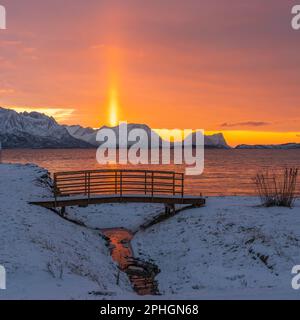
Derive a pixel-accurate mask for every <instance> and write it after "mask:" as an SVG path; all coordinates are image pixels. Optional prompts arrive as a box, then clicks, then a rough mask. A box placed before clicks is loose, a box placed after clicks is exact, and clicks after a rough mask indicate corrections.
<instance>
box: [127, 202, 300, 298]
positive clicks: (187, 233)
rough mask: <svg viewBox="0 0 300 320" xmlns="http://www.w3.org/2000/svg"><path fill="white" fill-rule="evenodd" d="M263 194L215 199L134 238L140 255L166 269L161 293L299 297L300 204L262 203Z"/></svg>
mask: <svg viewBox="0 0 300 320" xmlns="http://www.w3.org/2000/svg"><path fill="white" fill-rule="evenodd" d="M257 204H259V200H258V199H257V198H250V197H248V198H243V197H224V198H209V199H208V201H207V207H205V208H199V209H191V210H188V211H184V212H182V213H180V214H179V215H177V216H176V217H173V218H171V219H170V220H168V221H165V222H163V223H161V224H159V225H156V226H153V227H151V228H150V229H148V230H147V231H145V232H139V233H138V234H137V235H136V237H135V238H134V239H133V247H134V250H135V254H136V255H138V256H140V257H142V258H146V259H147V258H151V259H153V260H154V262H155V263H156V264H157V265H158V266H159V267H160V269H161V271H162V272H161V274H159V275H158V277H157V279H158V283H159V287H160V290H161V293H163V294H164V295H166V296H168V297H171V298H174V299H181V298H188V297H190V298H195V299H232V298H234V299H248V298H250V299H273V298H274V299H289V298H290V299H299V298H300V290H299V291H295V290H293V289H292V287H291V280H292V275H291V270H292V267H293V266H294V265H297V264H300V207H299V205H300V203H299V202H297V203H296V207H295V208H293V209H287V208H262V207H258V206H257Z"/></svg>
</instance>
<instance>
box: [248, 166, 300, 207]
mask: <svg viewBox="0 0 300 320" xmlns="http://www.w3.org/2000/svg"><path fill="white" fill-rule="evenodd" d="M297 178H298V169H297V168H290V169H284V170H283V172H282V173H277V174H276V173H270V172H268V171H266V172H265V173H258V174H257V175H256V177H255V178H254V182H255V185H256V189H257V192H258V194H259V196H260V198H261V201H262V204H263V205H264V206H266V207H273V206H278V207H292V206H293V204H294V202H295V199H296V188H297Z"/></svg>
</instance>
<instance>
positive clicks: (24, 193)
mask: <svg viewBox="0 0 300 320" xmlns="http://www.w3.org/2000/svg"><path fill="white" fill-rule="evenodd" d="M46 175H47V172H46V171H45V170H43V169H41V168H39V167H37V166H35V165H8V164H0V176H1V181H0V219H1V223H0V242H1V246H0V265H3V266H4V267H5V269H6V272H7V284H6V285H7V289H6V290H0V299H104V298H105V299H107V298H110V299H113V298H122V297H124V294H128V295H129V296H131V295H132V296H133V295H135V294H134V293H133V292H132V290H131V287H130V284H129V282H128V280H127V278H126V277H125V276H123V275H121V280H120V285H119V286H117V285H116V276H117V273H118V270H117V267H116V265H115V264H114V263H113V262H112V260H111V257H110V255H109V252H108V250H107V248H106V246H105V242H104V241H103V240H102V238H101V237H100V236H99V234H98V233H97V232H94V231H92V230H88V229H86V228H82V227H80V226H76V225H74V224H72V223H70V222H68V221H65V220H63V219H62V218H60V217H59V216H58V215H56V214H55V213H53V212H51V211H50V210H47V209H44V208H40V207H35V206H31V205H29V204H28V201H30V199H32V198H33V197H37V196H39V197H40V198H42V197H49V195H50V190H49V189H48V188H47V186H46V185H45V177H46ZM92 292H96V293H98V295H94V294H91V293H92Z"/></svg>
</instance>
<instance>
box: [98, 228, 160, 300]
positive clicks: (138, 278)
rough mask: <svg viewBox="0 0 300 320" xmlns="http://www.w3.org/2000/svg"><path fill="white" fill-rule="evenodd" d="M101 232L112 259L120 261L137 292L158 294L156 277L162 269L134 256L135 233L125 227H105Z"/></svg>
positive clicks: (119, 263)
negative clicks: (132, 242)
mask: <svg viewBox="0 0 300 320" xmlns="http://www.w3.org/2000/svg"><path fill="white" fill-rule="evenodd" d="M101 233H102V234H103V237H104V239H105V240H106V241H107V242H108V246H109V249H110V253H111V256H112V259H113V260H114V261H116V262H117V263H118V265H119V268H120V270H121V271H122V272H125V273H126V274H127V275H128V277H129V280H130V282H131V284H132V286H133V289H134V290H135V291H136V293H137V294H139V295H158V294H159V290H158V283H157V281H156V280H155V277H156V275H157V274H158V273H159V272H160V270H159V268H158V267H157V266H156V265H155V264H153V263H152V262H147V261H143V260H141V259H137V258H135V257H134V253H133V250H132V246H131V244H130V242H131V240H132V239H133V237H134V234H133V233H132V232H131V231H129V230H127V229H123V228H112V229H103V230H101Z"/></svg>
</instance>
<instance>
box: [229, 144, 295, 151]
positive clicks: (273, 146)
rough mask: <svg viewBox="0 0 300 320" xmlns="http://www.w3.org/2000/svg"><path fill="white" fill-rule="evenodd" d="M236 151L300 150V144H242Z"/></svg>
mask: <svg viewBox="0 0 300 320" xmlns="http://www.w3.org/2000/svg"><path fill="white" fill-rule="evenodd" d="M235 149H271V150H272V149H283V150H288V149H300V143H284V144H257V145H248V144H240V145H238V146H236V147H235Z"/></svg>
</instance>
